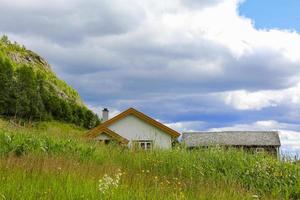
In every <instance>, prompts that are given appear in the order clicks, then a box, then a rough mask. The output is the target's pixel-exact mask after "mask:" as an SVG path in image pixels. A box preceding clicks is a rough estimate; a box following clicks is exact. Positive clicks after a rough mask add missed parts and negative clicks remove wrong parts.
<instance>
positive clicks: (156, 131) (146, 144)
mask: <svg viewBox="0 0 300 200" xmlns="http://www.w3.org/2000/svg"><path fill="white" fill-rule="evenodd" d="M103 120H104V122H103V123H102V124H100V125H99V126H97V127H96V128H94V129H92V130H91V131H90V132H89V133H88V135H89V137H91V138H93V139H95V140H97V141H100V142H103V143H109V142H111V141H116V142H118V143H120V144H124V145H128V147H130V148H132V147H134V148H137V147H138V148H141V149H145V150H147V149H152V148H159V149H170V148H171V147H172V142H173V140H175V139H176V138H178V137H179V135H180V134H179V133H178V132H176V131H175V130H173V129H171V128H169V127H167V126H165V125H163V124H162V123H160V122H158V121H156V120H154V119H152V118H151V117H149V116H147V115H145V114H143V113H141V112H139V111H137V110H136V109H134V108H129V109H128V110H126V111H124V112H122V113H120V114H119V115H117V116H115V117H113V118H112V119H108V110H107V109H104V110H103Z"/></svg>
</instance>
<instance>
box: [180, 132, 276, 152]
mask: <svg viewBox="0 0 300 200" xmlns="http://www.w3.org/2000/svg"><path fill="white" fill-rule="evenodd" d="M182 140H183V143H184V144H185V145H186V147H188V148H199V147H209V146H224V147H236V148H242V149H245V150H249V151H252V152H261V151H266V152H269V153H270V154H274V155H277V156H279V148H280V139H279V134H278V132H277V131H222V132H185V133H183V134H182Z"/></svg>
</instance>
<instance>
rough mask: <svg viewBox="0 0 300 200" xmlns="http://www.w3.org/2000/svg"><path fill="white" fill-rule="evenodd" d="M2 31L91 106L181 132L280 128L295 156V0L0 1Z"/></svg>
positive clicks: (299, 122) (298, 120)
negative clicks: (136, 113) (131, 111)
mask: <svg viewBox="0 0 300 200" xmlns="http://www.w3.org/2000/svg"><path fill="white" fill-rule="evenodd" d="M0 5H1V6H0V34H7V35H8V36H9V38H10V39H12V40H15V41H17V42H19V43H21V44H24V45H25V46H26V47H27V48H28V49H31V50H33V51H35V52H37V53H38V54H40V55H41V56H42V57H44V58H45V59H46V60H47V61H48V62H49V63H50V64H51V65H52V69H53V71H54V72H55V73H56V74H57V75H58V76H59V77H60V78H61V79H63V80H65V81H66V82H67V83H68V84H70V85H71V86H72V87H74V88H75V89H76V90H77V91H78V92H79V94H80V96H81V97H82V99H83V100H84V101H85V103H86V104H87V105H88V106H89V107H90V108H91V109H93V110H94V111H95V112H97V113H99V114H100V113H101V110H102V108H104V107H107V108H109V109H110V114H111V116H113V115H116V114H118V113H120V112H121V111H123V110H125V109H127V108H128V107H134V108H137V109H138V110H140V111H142V112H144V113H146V114H148V115H150V116H152V117H154V118H155V119H157V120H159V121H161V122H163V123H165V124H167V125H169V126H170V127H172V128H174V129H176V130H178V131H180V132H182V131H212V130H214V131H215V130H217V131H221V130H264V131H269V130H278V131H280V138H281V143H282V148H281V150H282V151H283V152H284V153H289V154H295V153H298V154H300V53H299V52H300V27H299V20H300V12H297V8H299V6H300V3H299V1H296V0H289V1H283V0H277V1H274V0H273V1H271V0H264V1H260V0H244V1H242V0H162V1H157V0H140V1H136V0H64V1H63V0H53V1H51V2H50V1H39V0H14V1H12V0H0Z"/></svg>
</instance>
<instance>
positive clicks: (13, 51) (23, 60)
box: [0, 36, 99, 128]
mask: <svg viewBox="0 0 300 200" xmlns="http://www.w3.org/2000/svg"><path fill="white" fill-rule="evenodd" d="M0 87H1V88H0V115H3V116H7V117H13V118H15V119H18V120H19V119H23V120H25V121H29V122H30V121H36V120H49V119H55V120H60V121H65V122H71V123H75V124H77V125H79V126H83V127H86V128H92V127H94V126H96V125H97V124H98V123H99V118H98V116H97V115H95V114H94V113H93V112H92V111H90V110H89V109H87V108H86V106H85V105H84V104H83V102H82V100H81V99H80V97H79V95H78V93H77V92H76V91H75V90H74V89H73V88H71V87H70V86H68V85H67V84H66V83H65V82H64V81H62V80H60V79H58V78H57V77H56V75H55V74H54V72H53V71H52V70H51V67H50V65H49V64H48V63H47V62H46V61H45V60H44V59H43V58H41V57H40V56H39V55H37V54H36V53H34V52H32V51H30V50H27V49H26V48H25V47H24V46H21V45H19V44H17V43H12V42H11V41H9V40H8V38H7V36H3V37H2V38H0Z"/></svg>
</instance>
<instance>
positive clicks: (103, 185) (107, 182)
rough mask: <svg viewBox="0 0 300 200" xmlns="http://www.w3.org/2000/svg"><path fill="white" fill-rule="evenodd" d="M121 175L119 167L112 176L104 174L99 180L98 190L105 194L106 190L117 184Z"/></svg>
mask: <svg viewBox="0 0 300 200" xmlns="http://www.w3.org/2000/svg"><path fill="white" fill-rule="evenodd" d="M122 175H123V173H122V171H121V170H120V169H119V170H118V173H117V174H116V175H115V176H114V177H110V176H108V175H107V174H104V176H103V178H102V179H100V180H99V186H98V187H99V191H100V192H101V193H102V194H105V193H106V192H107V191H108V190H112V189H114V188H117V187H118V186H119V183H120V180H121V176H122Z"/></svg>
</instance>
